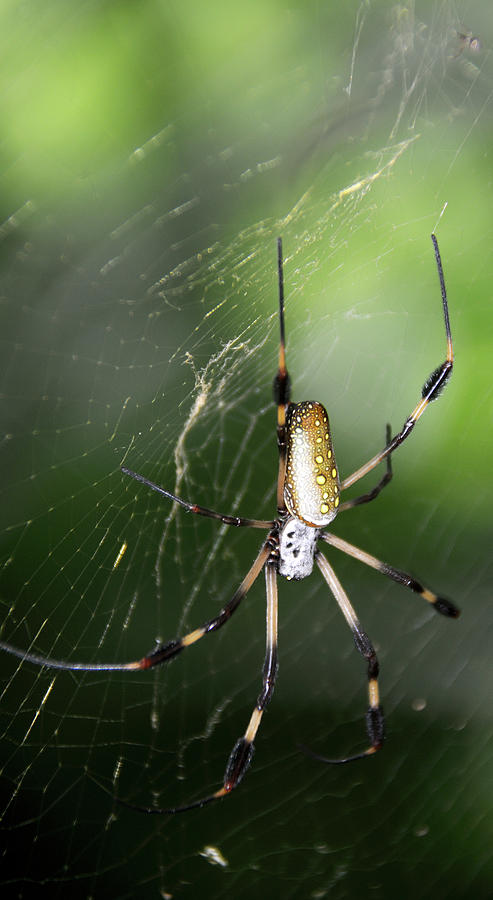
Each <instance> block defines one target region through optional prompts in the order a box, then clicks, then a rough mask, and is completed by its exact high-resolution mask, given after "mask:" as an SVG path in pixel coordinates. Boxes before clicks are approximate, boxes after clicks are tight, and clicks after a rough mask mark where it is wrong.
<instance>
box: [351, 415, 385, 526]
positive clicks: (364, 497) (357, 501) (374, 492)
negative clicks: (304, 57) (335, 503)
mask: <svg viewBox="0 0 493 900" xmlns="http://www.w3.org/2000/svg"><path fill="white" fill-rule="evenodd" d="M391 437H392V432H391V430H390V425H387V427H386V429H385V441H386V443H387V444H390V439H391ZM386 460H387V469H386V472H385V475H383V476H382V478H381V479H380V481H379V482H378V484H377V485H375V487H374V488H372V489H371V491H368V493H367V494H361V496H360V497H354V498H353V499H352V500H345V502H344V503H341V505H340V507H339V512H340V513H341V512H342V511H343V510H345V509H352V508H353V506H360V505H361V504H362V503H371V501H372V500H374V499H375V497H378V495H379V493H380V491H383V489H384V487H385V486H386V485H387V484H389V482H390V481H392V475H393V472H392V459H391V454H390V453H389V454H388V455H387V457H386Z"/></svg>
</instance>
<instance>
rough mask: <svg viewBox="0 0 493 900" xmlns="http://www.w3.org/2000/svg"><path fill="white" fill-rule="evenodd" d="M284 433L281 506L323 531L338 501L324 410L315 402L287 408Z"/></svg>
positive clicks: (333, 458)
mask: <svg viewBox="0 0 493 900" xmlns="http://www.w3.org/2000/svg"><path fill="white" fill-rule="evenodd" d="M286 432H287V452H286V475H285V481H284V502H285V503H286V506H287V508H288V511H289V513H290V514H291V515H292V516H293V517H295V518H297V519H300V520H301V521H302V522H304V523H305V524H306V525H310V526H312V527H314V528H323V527H324V526H325V525H328V524H329V523H330V522H332V520H333V519H334V518H335V517H336V515H337V507H338V506H339V497H340V486H339V475H338V472H337V466H336V461H335V457H334V451H333V449H332V440H331V437H330V427H329V417H328V415H327V412H326V410H325V409H324V407H323V406H322V404H321V403H317V402H316V401H315V400H304V401H303V402H302V403H292V404H290V405H289V407H288V414H287V422H286Z"/></svg>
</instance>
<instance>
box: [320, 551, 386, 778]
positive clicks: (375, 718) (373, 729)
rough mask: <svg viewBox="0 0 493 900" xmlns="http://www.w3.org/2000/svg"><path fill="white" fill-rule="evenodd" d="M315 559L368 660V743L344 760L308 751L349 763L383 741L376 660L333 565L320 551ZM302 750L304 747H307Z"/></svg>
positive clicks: (369, 751)
mask: <svg viewBox="0 0 493 900" xmlns="http://www.w3.org/2000/svg"><path fill="white" fill-rule="evenodd" d="M315 561H316V563H317V565H318V567H319V569H320V571H321V573H322V575H323V577H324V578H325V580H326V582H327V584H328V585H329V588H330V590H331V591H332V593H333V595H334V597H335V598H336V600H337V602H338V604H339V606H340V608H341V611H342V613H343V615H344V618H345V619H346V622H347V623H348V625H349V627H350V629H351V631H352V632H353V638H354V643H355V644H356V649H357V650H358V652H359V653H361V655H362V656H364V658H365V659H366V661H367V663H368V698H369V706H368V711H367V713H366V730H367V732H368V737H369V739H370V746H369V747H368V748H367V749H366V750H363V752H362V753H356V754H354V756H346V757H345V758H344V759H327V758H326V757H325V756H319V755H318V754H317V753H313V752H312V751H311V750H309V751H308V752H309V754H310V755H311V756H313V757H314V758H315V759H319V760H321V762H327V763H333V764H339V763H347V762H352V761H353V760H355V759H363V758H364V757H365V756H372V754H374V753H376V752H377V750H380V747H381V746H382V743H383V737H384V718H383V711H382V707H381V706H380V703H379V696H378V681H377V679H378V660H377V655H376V653H375V650H374V649H373V647H372V644H371V642H370V639H369V637H368V635H367V634H366V632H364V631H363V629H362V628H361V625H360V623H359V620H358V617H357V615H356V613H355V611H354V609H353V607H352V605H351V603H350V601H349V597H348V595H347V594H346V592H345V590H344V588H343V587H342V584H341V582H340V581H339V579H338V578H337V575H336V574H335V572H334V570H333V568H332V566H330V565H329V563H328V562H327V560H326V558H325V556H324V555H323V554H322V553H320V552H319V551H317V553H316V554H315ZM303 749H305V750H306V748H303Z"/></svg>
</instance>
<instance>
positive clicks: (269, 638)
mask: <svg viewBox="0 0 493 900" xmlns="http://www.w3.org/2000/svg"><path fill="white" fill-rule="evenodd" d="M265 586H266V593H267V617H266V618H267V629H266V651H265V660H264V667H263V684H262V690H261V692H260V694H259V695H258V697H257V703H256V704H255V709H254V710H253V713H252V715H251V717H250V721H249V723H248V726H247V729H246V731H245V733H244V734H243V735H242V737H240V738H239V739H238V740H237V741H236V744H235V745H234V747H233V749H232V751H231V753H230V756H229V759H228V763H227V765H226V771H225V773H224V779H223V785H222V787H220V788H219V789H218V790H217V791H215V792H214V793H213V794H209V796H207V797H203V798H202V799H201V800H194V801H193V802H192V803H187V804H186V805H185V806H175V807H170V808H169V809H162V808H161V809H157V808H155V807H142V806H135V805H134V804H133V803H128V802H127V801H125V800H120V801H119V802H120V803H123V804H124V806H129V807H131V808H132V809H138V810H140V811H141V812H147V813H153V814H157V815H163V814H168V815H173V814H174V813H180V812H188V810H189V809H197V808H199V807H202V806H206V805H207V804H208V803H212V801H213V800H219V799H220V798H221V797H225V796H226V795H227V794H230V793H231V791H232V790H234V788H235V787H238V785H239V783H240V781H241V779H242V778H243V776H244V774H245V772H246V770H247V769H248V766H249V765H250V763H251V761H252V757H253V751H254V745H253V742H254V740H255V736H256V734H257V731H258V729H259V726H260V722H261V720H262V716H263V714H264V710H265V708H266V706H267V704H268V703H269V701H270V699H271V697H272V694H273V691H274V685H275V681H276V675H277V571H276V564H275V561H274V560H272V561H271V560H269V561H268V562H267V564H266V566H265Z"/></svg>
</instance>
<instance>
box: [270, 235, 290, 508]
mask: <svg viewBox="0 0 493 900" xmlns="http://www.w3.org/2000/svg"><path fill="white" fill-rule="evenodd" d="M277 271H278V276H279V332H280V333H279V363H278V368H277V374H276V377H275V378H274V385H273V388H274V402H275V403H276V404H277V447H278V450H279V472H278V476H277V511H278V513H283V512H285V511H286V505H285V503H284V481H285V476H286V412H287V408H288V406H289V398H290V396H291V379H290V377H289V373H288V370H287V368H286V338H285V330H284V279H283V272H282V240H281V238H278V239H277Z"/></svg>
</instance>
